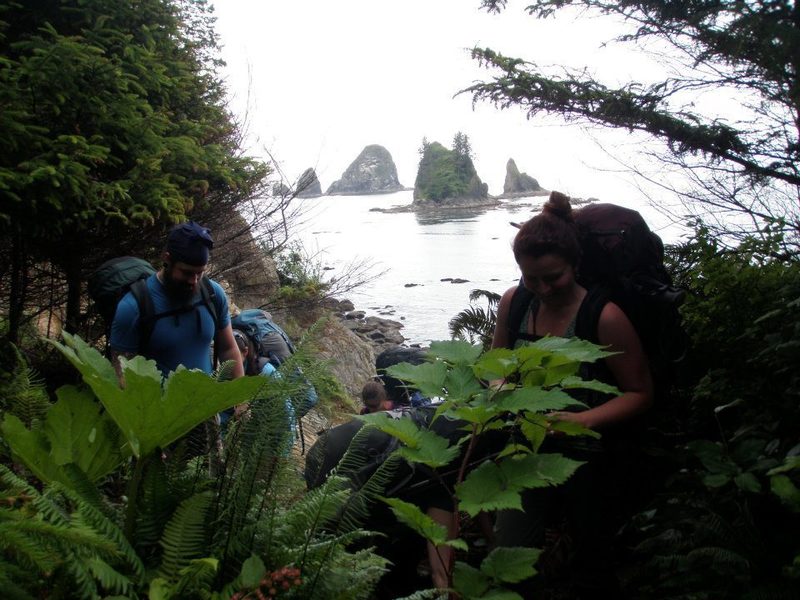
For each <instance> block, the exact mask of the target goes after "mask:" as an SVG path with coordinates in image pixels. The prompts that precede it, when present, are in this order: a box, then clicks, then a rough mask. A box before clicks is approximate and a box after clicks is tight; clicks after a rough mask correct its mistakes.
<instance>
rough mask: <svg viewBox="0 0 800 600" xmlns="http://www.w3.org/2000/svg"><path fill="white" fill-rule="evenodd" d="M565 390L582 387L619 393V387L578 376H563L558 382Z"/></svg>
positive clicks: (608, 392) (595, 390) (602, 391)
mask: <svg viewBox="0 0 800 600" xmlns="http://www.w3.org/2000/svg"><path fill="white" fill-rule="evenodd" d="M559 385H560V386H561V387H562V388H563V389H565V390H571V389H584V390H592V391H594V392H601V393H603V394H617V395H619V394H620V391H619V388H616V387H614V386H613V385H609V384H607V383H603V382H602V381H597V380H596V379H582V378H580V377H565V378H564V379H562V380H561V383H560V384H559Z"/></svg>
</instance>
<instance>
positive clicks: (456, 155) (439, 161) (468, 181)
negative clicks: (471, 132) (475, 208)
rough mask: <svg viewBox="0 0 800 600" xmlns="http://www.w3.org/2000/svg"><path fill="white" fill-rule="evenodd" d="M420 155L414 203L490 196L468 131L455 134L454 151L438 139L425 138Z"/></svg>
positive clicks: (475, 198)
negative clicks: (480, 172)
mask: <svg viewBox="0 0 800 600" xmlns="http://www.w3.org/2000/svg"><path fill="white" fill-rule="evenodd" d="M420 155H421V156H420V161H419V168H418V170H417V179H416V181H415V182H414V203H415V204H420V203H424V202H432V203H434V204H436V203H445V202H447V201H454V200H455V201H457V200H464V199H472V200H480V199H485V198H486V197H487V194H488V192H487V190H488V188H487V186H486V184H484V183H482V182H481V180H480V177H478V173H477V172H476V171H475V165H473V164H472V148H471V146H470V144H469V138H468V137H467V136H466V135H465V134H463V133H461V132H458V133H457V134H456V135H455V137H454V139H453V149H452V150H448V149H447V148H445V147H444V146H442V145H441V144H440V143H439V142H433V143H428V141H427V140H423V141H422V148H421V149H420Z"/></svg>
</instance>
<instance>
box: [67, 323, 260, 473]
mask: <svg viewBox="0 0 800 600" xmlns="http://www.w3.org/2000/svg"><path fill="white" fill-rule="evenodd" d="M64 340H65V342H66V346H65V345H63V344H59V343H57V342H53V343H54V344H55V345H56V347H57V348H59V349H60V350H61V351H62V352H63V353H64V355H65V356H66V357H67V358H68V359H69V360H70V362H72V364H73V365H74V366H75V367H76V368H77V369H78V370H79V371H80V372H81V375H83V379H84V381H85V382H86V383H87V384H88V385H89V386H90V387H91V388H92V390H93V391H94V393H95V395H96V396H97V398H98V399H99V400H100V402H102V403H103V406H105V408H106V410H107V411H108V414H109V415H110V416H111V418H112V419H113V420H114V421H115V422H116V424H117V426H118V427H119V428H120V430H121V431H122V433H123V435H124V436H125V437H126V439H127V441H128V443H129V445H130V448H131V451H132V453H133V454H134V455H135V456H136V457H141V456H145V455H147V454H150V453H151V452H153V451H155V449H156V448H163V447H166V446H168V445H169V444H171V443H172V442H174V441H175V440H177V439H179V438H180V437H182V436H183V435H185V434H187V433H188V432H189V431H191V430H192V429H193V428H194V427H196V426H197V425H199V424H200V423H202V422H203V421H205V420H207V419H210V418H211V417H213V416H214V415H216V414H217V413H219V412H221V411H223V410H225V409H227V408H230V407H232V406H236V405H237V404H243V403H245V402H248V401H249V400H251V399H252V398H253V397H255V395H256V394H257V392H258V390H259V389H260V388H261V387H262V386H263V385H265V380H264V378H263V377H258V376H256V377H241V378H239V379H236V380H234V381H225V382H217V381H216V380H215V379H213V378H212V377H210V376H209V375H207V374H205V373H203V372H200V371H189V370H186V369H181V370H178V371H175V372H174V373H171V374H170V376H169V377H168V378H167V380H166V381H165V382H164V386H163V388H162V385H161V374H160V373H159V371H158V369H157V368H156V366H155V363H154V362H153V361H151V360H145V359H144V358H143V357H141V356H137V357H134V358H133V359H131V360H125V359H122V366H123V375H124V378H125V387H124V388H121V387H120V386H119V383H118V381H117V378H116V374H115V373H114V369H113V367H111V364H110V363H109V362H108V361H107V360H106V359H105V358H103V357H102V356H101V355H100V353H99V352H97V350H95V349H93V348H89V347H88V346H87V345H86V343H85V342H84V341H83V340H81V339H80V338H79V337H77V336H70V335H69V334H66V333H65V334H64ZM109 369H110V371H109Z"/></svg>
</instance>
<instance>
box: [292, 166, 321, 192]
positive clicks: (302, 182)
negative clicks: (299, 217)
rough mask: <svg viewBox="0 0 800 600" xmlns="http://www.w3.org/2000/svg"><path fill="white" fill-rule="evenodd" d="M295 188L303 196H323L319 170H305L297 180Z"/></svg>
mask: <svg viewBox="0 0 800 600" xmlns="http://www.w3.org/2000/svg"><path fill="white" fill-rule="evenodd" d="M295 190H297V195H298V196H299V197H301V198H316V197H317V196H322V186H321V185H320V183H319V179H318V178H317V172H316V171H315V170H314V169H312V168H308V169H306V170H305V171H303V174H302V175H300V177H299V178H298V180H297V184H296V185H295Z"/></svg>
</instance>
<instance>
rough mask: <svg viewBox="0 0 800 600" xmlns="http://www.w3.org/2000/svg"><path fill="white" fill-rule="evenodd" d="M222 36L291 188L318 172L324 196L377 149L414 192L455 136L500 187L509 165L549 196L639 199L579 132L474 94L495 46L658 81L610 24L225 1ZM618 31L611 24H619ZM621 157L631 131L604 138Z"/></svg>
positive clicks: (235, 101)
mask: <svg viewBox="0 0 800 600" xmlns="http://www.w3.org/2000/svg"><path fill="white" fill-rule="evenodd" d="M214 4H215V10H216V15H217V19H218V20H217V31H218V33H219V35H220V38H221V43H222V45H223V58H224V59H225V61H226V62H227V67H226V69H225V71H224V73H223V74H224V77H225V79H226V82H227V85H228V89H229V94H230V96H231V108H232V109H233V110H234V112H235V114H237V115H238V116H239V117H240V118H241V119H243V120H244V122H245V123H246V130H247V132H248V146H249V149H250V153H251V154H253V155H257V156H260V157H266V151H269V152H270V153H271V154H272V155H273V156H274V157H275V159H276V160H277V161H278V162H279V163H280V165H281V167H282V169H283V170H284V172H285V174H286V176H287V178H289V179H292V180H293V179H296V178H297V177H298V176H299V175H300V173H301V172H302V171H303V170H304V169H306V168H308V167H314V168H315V169H316V171H317V175H318V177H319V179H320V181H321V183H322V188H323V191H324V190H326V189H327V188H328V186H329V185H330V184H331V183H332V182H333V181H334V180H336V179H338V178H339V177H340V176H341V174H342V172H343V171H344V170H345V169H346V168H347V166H348V165H349V164H350V163H351V162H352V161H353V159H355V157H356V156H357V155H358V153H359V152H360V151H361V150H362V149H363V148H364V146H366V145H368V144H381V145H382V146H385V147H386V148H387V149H388V150H389V152H390V153H391V154H392V157H393V158H394V161H395V164H396V165H397V169H398V175H399V178H400V182H401V183H402V184H403V185H406V186H413V184H414V178H415V176H416V170H417V165H418V161H419V155H418V153H417V150H418V148H419V147H420V144H421V141H422V138H423V136H425V137H427V139H428V140H429V141H439V142H441V143H442V144H444V145H445V146H447V147H450V145H451V143H452V139H453V136H454V134H455V133H456V132H457V131H459V130H460V131H463V132H464V133H466V134H467V135H468V136H469V138H470V141H471V143H472V148H473V152H474V155H475V164H476V168H477V170H478V174H479V176H480V177H481V178H482V179H483V180H484V181H486V182H487V183H488V184H489V191H490V193H493V194H497V193H500V192H501V191H502V186H503V179H504V176H505V165H506V162H507V160H508V159H509V158H514V159H515V161H516V163H517V166H518V167H519V169H520V170H521V171H524V172H527V173H528V174H529V175H531V176H533V177H535V178H537V179H538V180H539V182H540V184H541V185H542V186H543V187H545V188H547V189H559V190H561V191H564V192H566V193H569V194H571V195H574V196H580V197H588V196H595V197H599V198H601V199H602V200H607V201H622V202H624V203H629V202H630V201H635V199H636V198H637V197H638V196H639V194H638V192H637V191H636V190H635V189H634V188H633V187H632V186H631V185H630V184H629V183H628V181H629V178H628V177H627V176H624V175H622V174H619V173H609V172H602V171H598V169H619V165H618V164H615V163H614V162H613V161H611V160H610V159H608V157H607V156H606V155H605V154H604V153H603V152H602V151H601V150H600V149H599V148H598V147H597V145H596V143H595V142H594V141H592V136H590V135H588V134H587V132H585V131H584V130H583V129H581V128H580V127H578V126H577V125H563V123H562V121H560V120H559V119H556V118H549V119H546V118H544V117H537V118H536V119H535V120H527V119H526V118H525V115H524V113H523V111H522V110H520V109H515V108H512V109H509V110H505V111H500V110H499V109H497V108H495V107H493V106H491V105H488V104H480V105H478V106H476V107H475V108H474V109H473V107H472V101H471V98H470V97H468V96H466V95H461V96H458V97H455V98H454V97H453V96H454V95H455V94H456V93H457V92H458V91H459V90H460V89H463V88H464V87H466V86H468V85H470V83H472V82H473V81H475V80H478V79H486V78H488V77H489V72H488V71H486V70H484V69H481V68H480V67H479V66H478V65H477V63H476V62H475V61H473V60H472V59H471V58H470V55H469V50H470V49H471V48H472V47H474V46H476V45H478V46H488V47H491V48H492V49H494V50H497V51H498V52H501V53H503V54H506V55H509V56H515V57H519V58H525V59H528V60H535V61H537V62H539V63H540V64H553V65H568V66H571V67H575V68H584V67H587V68H588V69H589V71H590V72H592V73H594V74H596V75H599V76H601V77H603V78H604V79H605V80H606V81H608V82H610V83H614V81H615V80H616V81H627V80H628V79H630V78H631V77H633V78H638V79H642V78H643V77H646V75H647V74H648V72H650V70H652V68H653V66H652V65H651V64H650V63H648V62H647V61H646V59H645V57H644V56H643V55H641V54H636V53H631V52H629V51H626V50H624V49H622V48H620V47H616V46H612V47H603V42H604V41H607V40H608V39H610V37H611V36H612V35H613V34H614V30H613V29H610V28H609V27H610V25H609V22H608V21H607V20H606V19H590V18H585V17H584V18H575V15H574V14H573V15H572V16H568V17H567V18H565V17H561V16H559V18H558V19H548V20H544V21H540V20H537V19H534V18H533V17H530V16H528V15H527V14H526V13H525V12H524V11H523V8H524V6H525V3H524V2H519V1H515V0H511V1H510V2H509V3H508V8H507V9H506V10H505V11H504V12H503V13H501V14H500V15H491V14H488V13H487V12H485V11H481V10H479V9H478V6H479V2H478V0H404V1H402V2H397V1H393V2H388V1H386V0H339V1H335V2H334V1H331V0H286V1H279V0H216V2H215V3H214ZM611 27H613V25H611ZM594 135H595V137H597V138H598V139H600V140H601V141H602V143H603V146H604V147H605V148H606V149H607V150H609V151H611V152H613V153H614V154H619V155H623V154H625V155H627V154H629V151H630V149H631V147H632V146H635V145H636V144H638V143H640V140H637V139H634V138H632V137H631V136H628V135H627V134H625V133H622V132H604V131H599V130H597V131H595V132H594Z"/></svg>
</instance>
